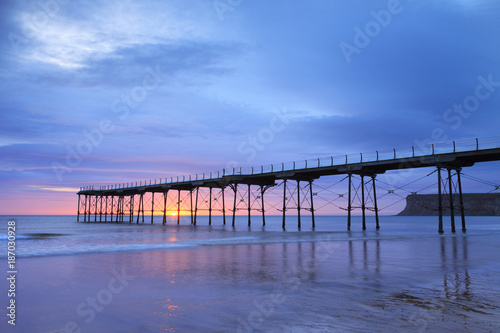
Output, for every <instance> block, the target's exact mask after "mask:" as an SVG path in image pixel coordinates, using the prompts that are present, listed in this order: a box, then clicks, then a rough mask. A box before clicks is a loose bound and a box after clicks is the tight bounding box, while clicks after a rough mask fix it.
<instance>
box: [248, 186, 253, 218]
mask: <svg viewBox="0 0 500 333" xmlns="http://www.w3.org/2000/svg"><path fill="white" fill-rule="evenodd" d="M250 186H251V185H250V184H248V226H251V225H252V217H251V216H252V197H251V196H252V192H251V191H252V190H251V187H250Z"/></svg>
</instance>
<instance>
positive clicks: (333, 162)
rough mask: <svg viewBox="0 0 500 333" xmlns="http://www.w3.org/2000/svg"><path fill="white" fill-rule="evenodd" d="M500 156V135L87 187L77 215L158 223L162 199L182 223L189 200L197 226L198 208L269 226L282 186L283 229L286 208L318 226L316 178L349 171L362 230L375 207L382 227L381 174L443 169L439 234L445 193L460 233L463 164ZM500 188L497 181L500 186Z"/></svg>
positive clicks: (350, 198) (350, 194)
mask: <svg viewBox="0 0 500 333" xmlns="http://www.w3.org/2000/svg"><path fill="white" fill-rule="evenodd" d="M498 160H500V137H494V138H484V139H477V138H476V139H472V140H464V141H452V142H448V143H436V144H435V143H430V144H427V145H423V146H412V147H409V148H406V149H392V150H385V151H375V152H373V153H360V154H355V155H343V156H335V157H327V158H317V159H312V160H302V161H294V162H288V163H277V164H270V165H262V166H260V167H240V168H232V169H231V170H226V169H223V170H222V171H217V172H210V173H203V174H196V175H190V176H179V177H170V178H165V179H155V180H150V181H140V182H135V183H123V184H116V185H107V186H100V187H98V188H94V186H86V187H81V188H80V191H79V192H78V193H77V194H78V211H77V220H78V221H79V220H80V216H81V215H83V221H85V222H87V221H91V217H92V215H93V217H94V221H96V222H97V221H100V222H102V221H104V222H107V221H108V216H109V218H110V219H111V221H113V220H114V221H116V222H124V221H125V219H126V216H128V221H129V222H133V220H134V217H135V216H134V213H135V212H136V213H137V214H136V222H137V223H139V222H140V221H141V220H142V222H144V221H145V216H144V215H145V212H147V213H150V214H151V223H153V217H154V212H155V211H158V210H157V209H156V206H157V205H158V201H159V202H160V205H161V204H162V209H160V210H161V211H162V212H163V224H165V223H166V221H167V210H168V209H167V207H169V206H172V205H173V206H175V207H176V209H177V210H176V212H175V211H174V213H175V215H176V216H177V223H179V222H180V215H181V205H182V207H183V211H184V210H189V213H190V217H191V223H192V224H194V225H196V223H197V216H198V212H199V211H206V212H208V218H209V224H212V215H213V212H214V211H215V212H220V213H222V217H223V223H224V224H226V217H227V216H226V213H227V212H230V213H232V226H234V225H235V217H236V212H237V211H239V210H244V211H247V212H248V225H249V226H250V225H251V222H252V218H251V215H252V214H251V213H252V211H258V212H259V213H260V214H261V215H262V224H263V225H264V226H265V223H266V200H265V194H266V193H267V191H268V190H269V189H271V188H274V187H277V186H282V205H281V207H280V208H278V210H280V211H281V212H282V215H283V218H282V227H283V228H285V227H286V212H287V211H291V210H294V211H296V213H297V217H298V219H297V222H298V228H299V229H300V228H301V213H302V211H309V212H310V214H311V220H312V227H313V228H314V227H315V216H314V213H315V207H314V197H315V196H316V193H315V192H314V189H313V183H314V181H315V180H317V179H319V178H321V177H324V176H335V175H343V176H344V178H343V179H342V180H346V181H347V188H348V190H347V193H346V195H347V198H346V200H347V207H345V208H343V209H345V210H346V211H347V229H348V230H350V229H351V214H352V212H353V211H354V210H361V214H362V228H363V230H365V229H366V212H367V211H372V212H373V213H374V215H375V225H376V228H377V229H378V228H380V223H379V216H378V213H379V211H380V208H379V207H378V201H377V175H379V174H383V173H385V172H387V171H391V170H401V169H414V168H424V167H433V168H435V173H436V174H437V192H438V212H439V214H438V215H439V219H438V231H439V232H440V233H443V232H444V228H443V209H444V207H443V198H444V196H445V195H447V196H448V200H446V202H447V203H448V204H449V206H450V207H449V210H450V212H451V214H450V220H451V221H450V227H451V232H455V231H456V227H455V213H457V215H459V216H460V222H461V229H462V231H463V232H465V231H466V223H465V215H466V214H465V211H464V204H463V195H462V178H461V176H462V169H463V168H468V167H472V166H474V165H475V164H476V163H480V162H491V161H498ZM433 173H434V172H433ZM431 174H432V173H431ZM493 184H494V183H493ZM498 188H499V186H498V185H496V189H498ZM227 189H229V190H230V192H232V193H231V194H232V207H231V203H229V205H228V203H226V201H227V200H226V190H227ZM203 190H204V191H203ZM175 192H176V193H175ZM446 192H447V193H446ZM172 193H174V195H172ZM146 194H148V195H149V196H150V200H149V202H150V205H149V209H147V208H146V205H145V199H144V196H145V195H146ZM169 194H170V195H169ZM340 196H343V195H340ZM136 197H138V199H136ZM158 197H160V198H158ZM155 198H156V200H157V202H156V206H155ZM187 202H188V203H189V204H187ZM169 203H170V204H169ZM136 204H137V206H135V205H136Z"/></svg>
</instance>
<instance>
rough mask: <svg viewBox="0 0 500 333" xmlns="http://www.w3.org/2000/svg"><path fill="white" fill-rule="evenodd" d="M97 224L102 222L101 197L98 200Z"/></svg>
mask: <svg viewBox="0 0 500 333" xmlns="http://www.w3.org/2000/svg"><path fill="white" fill-rule="evenodd" d="M99 222H102V195H101V197H100V199H99Z"/></svg>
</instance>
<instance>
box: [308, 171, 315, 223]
mask: <svg viewBox="0 0 500 333" xmlns="http://www.w3.org/2000/svg"><path fill="white" fill-rule="evenodd" d="M312 183H313V181H312V180H310V181H309V195H310V197H311V218H312V228H313V229H314V228H316V221H315V219H314V199H313V198H314V194H313V187H312Z"/></svg>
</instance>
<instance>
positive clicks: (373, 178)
mask: <svg viewBox="0 0 500 333" xmlns="http://www.w3.org/2000/svg"><path fill="white" fill-rule="evenodd" d="M376 177H377V175H372V189H373V205H374V206H375V207H373V209H374V210H375V224H376V228H377V230H378V229H380V224H379V218H378V204H377V186H376V185H375V178H376Z"/></svg>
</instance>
